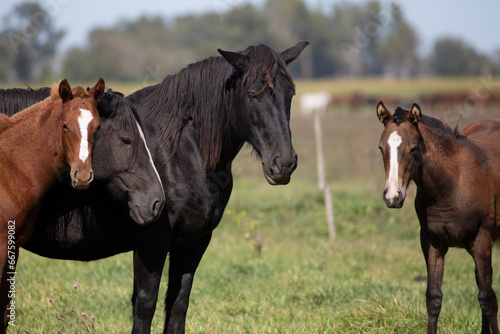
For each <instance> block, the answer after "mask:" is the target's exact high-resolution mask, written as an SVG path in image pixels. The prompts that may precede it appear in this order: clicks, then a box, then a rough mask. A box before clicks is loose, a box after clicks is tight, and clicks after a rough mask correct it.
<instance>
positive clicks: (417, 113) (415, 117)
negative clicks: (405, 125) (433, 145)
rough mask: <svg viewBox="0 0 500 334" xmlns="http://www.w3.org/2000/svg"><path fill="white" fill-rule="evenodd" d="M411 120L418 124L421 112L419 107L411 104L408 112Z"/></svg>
mask: <svg viewBox="0 0 500 334" xmlns="http://www.w3.org/2000/svg"><path fill="white" fill-rule="evenodd" d="M410 115H411V118H412V119H413V122H414V123H418V122H420V119H421V118H422V111H421V110H420V106H419V105H418V104H416V103H413V107H411V111H410Z"/></svg>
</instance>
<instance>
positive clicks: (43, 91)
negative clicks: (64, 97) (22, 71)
mask: <svg viewBox="0 0 500 334" xmlns="http://www.w3.org/2000/svg"><path fill="white" fill-rule="evenodd" d="M50 91H51V89H50V88H49V87H43V88H40V89H31V88H28V89H22V88H9V89H0V113H1V114H5V115H8V116H12V115H14V114H16V113H18V112H19V111H21V110H23V109H26V108H28V107H30V106H32V105H34V104H35V103H38V102H40V101H42V100H44V99H45V98H47V97H49V96H50Z"/></svg>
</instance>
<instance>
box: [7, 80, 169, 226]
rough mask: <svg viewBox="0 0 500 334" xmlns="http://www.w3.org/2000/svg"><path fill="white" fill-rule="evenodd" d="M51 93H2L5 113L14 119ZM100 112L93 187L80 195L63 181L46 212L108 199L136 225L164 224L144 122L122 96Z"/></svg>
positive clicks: (106, 98)
mask: <svg viewBox="0 0 500 334" xmlns="http://www.w3.org/2000/svg"><path fill="white" fill-rule="evenodd" d="M50 91H51V89H50V88H46V87H44V88H40V89H36V90H33V89H19V88H12V89H5V90H4V89H1V90H0V112H1V113H4V114H7V115H9V116H12V115H13V114H15V113H17V112H19V111H21V110H23V109H24V108H27V107H29V106H31V105H33V104H35V103H37V102H40V101H42V100H43V99H45V98H47V97H48V96H50ZM97 108H98V111H99V114H100V116H101V125H100V128H99V130H98V131H97V134H96V140H95V147H94V152H93V158H92V168H93V170H94V177H95V179H94V183H93V186H92V187H91V189H89V191H88V192H80V191H74V190H73V189H72V188H71V187H67V183H66V182H65V180H64V179H62V178H61V179H60V181H61V182H59V183H57V184H56V185H55V186H54V187H53V189H52V190H51V191H50V192H49V194H48V195H47V197H46V199H45V201H44V203H46V204H44V205H43V206H42V209H41V210H42V212H46V213H47V214H51V215H52V216H53V217H58V215H59V214H63V213H66V212H67V211H68V210H69V208H75V207H78V206H79V205H80V202H82V201H84V199H87V200H90V199H92V201H100V200H106V202H104V203H109V202H111V203H112V204H110V205H112V206H113V205H115V206H116V207H117V210H118V211H120V212H123V211H128V212H129V215H130V217H131V218H133V220H134V221H135V223H137V224H139V225H145V224H149V223H151V222H153V221H155V220H156V219H158V217H159V215H160V213H161V211H162V208H163V206H164V203H165V195H164V193H163V187H162V184H161V181H160V177H159V175H158V171H157V170H156V167H155V166H154V163H153V161H152V157H151V153H150V151H149V148H148V145H147V143H146V140H145V136H144V133H143V130H142V125H141V124H142V122H141V120H140V118H139V117H138V115H137V112H136V111H135V109H134V108H133V106H131V105H130V103H129V102H127V101H126V100H125V98H124V97H123V94H121V93H118V92H113V91H108V92H106V93H105V94H104V95H103V97H102V98H101V100H100V101H99V102H98V106H97ZM67 174H68V173H63V175H67ZM103 188H105V189H107V190H108V191H107V192H106V191H105V193H107V195H106V196H108V197H109V198H107V197H103V196H101V193H103V192H102V191H101V189H103ZM113 198H114V200H112V199H113ZM108 199H109V200H111V201H108ZM113 202H116V203H113ZM47 203H50V205H47ZM118 203H125V204H127V203H128V210H127V209H126V208H127V206H126V205H122V206H120V205H119V204H118ZM44 217H46V216H44V215H43V214H41V215H40V218H39V220H45V218H44ZM61 226H62V225H61Z"/></svg>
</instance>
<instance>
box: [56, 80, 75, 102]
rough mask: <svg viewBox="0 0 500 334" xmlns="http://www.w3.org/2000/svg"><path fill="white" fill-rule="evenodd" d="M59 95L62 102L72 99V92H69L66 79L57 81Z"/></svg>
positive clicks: (69, 87) (69, 88)
mask: <svg viewBox="0 0 500 334" xmlns="http://www.w3.org/2000/svg"><path fill="white" fill-rule="evenodd" d="M59 96H60V97H61V100H62V101H63V103H65V102H68V101H69V100H72V99H73V93H72V92H71V86H70V85H69V83H68V80H66V79H62V80H61V82H60V83H59Z"/></svg>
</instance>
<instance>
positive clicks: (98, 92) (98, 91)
mask: <svg viewBox="0 0 500 334" xmlns="http://www.w3.org/2000/svg"><path fill="white" fill-rule="evenodd" d="M104 88H105V84H104V79H103V78H99V80H97V83H96V84H95V85H94V87H92V88H90V90H89V95H90V96H93V97H94V100H96V101H99V100H100V99H101V97H102V95H103V94H104Z"/></svg>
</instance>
